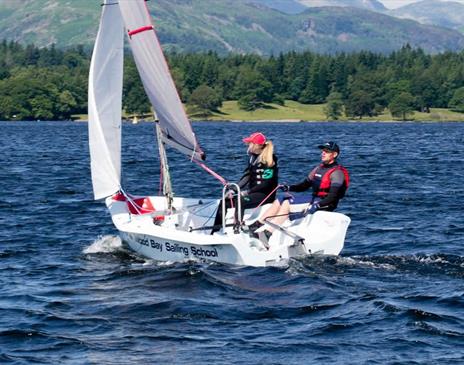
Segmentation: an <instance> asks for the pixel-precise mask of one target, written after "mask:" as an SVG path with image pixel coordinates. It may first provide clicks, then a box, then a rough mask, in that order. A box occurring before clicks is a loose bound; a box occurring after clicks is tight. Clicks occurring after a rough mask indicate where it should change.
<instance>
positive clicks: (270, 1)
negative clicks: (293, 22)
mask: <svg viewBox="0 0 464 365" xmlns="http://www.w3.org/2000/svg"><path fill="white" fill-rule="evenodd" d="M250 3H254V4H259V5H264V6H266V7H268V8H270V9H275V10H278V11H280V12H282V13H286V14H298V13H301V12H303V11H304V10H306V9H307V6H305V5H303V4H301V3H300V2H299V1H298V0H250Z"/></svg>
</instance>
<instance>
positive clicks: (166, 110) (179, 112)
mask: <svg viewBox="0 0 464 365" xmlns="http://www.w3.org/2000/svg"><path fill="white" fill-rule="evenodd" d="M119 7H120V9H121V14H122V17H123V19H124V24H125V27H126V30H127V34H128V36H129V43H130V46H131V49H132V53H133V56H134V59H135V63H136V65H137V69H138V71H139V74H140V78H141V80H142V83H143V86H144V88H145V92H146V94H147V96H148V98H149V100H150V102H151V104H152V105H153V107H154V109H155V111H156V115H157V117H158V120H159V126H160V129H161V132H162V134H163V135H164V136H165V137H166V136H169V139H170V140H171V141H172V143H171V145H172V146H174V148H176V146H177V145H178V146H182V148H176V149H177V150H178V151H179V152H182V153H186V154H187V155H189V156H193V158H196V159H204V153H203V151H202V150H201V148H200V146H199V144H198V142H197V140H196V137H195V134H194V132H193V129H192V126H191V125H190V122H189V120H188V118H187V115H186V114H185V111H184V108H183V105H182V102H181V100H180V97H179V94H178V92H177V90H176V87H175V84H174V81H173V79H172V77H171V74H170V72H169V67H168V65H167V62H166V59H165V57H164V54H163V50H162V48H161V46H160V43H159V41H158V37H157V35H156V31H155V28H154V27H153V24H152V21H151V17H150V14H149V12H148V9H147V7H146V4H145V1H144V0H119ZM186 151H188V152H186Z"/></svg>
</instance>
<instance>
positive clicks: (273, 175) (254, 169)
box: [247, 156, 278, 193]
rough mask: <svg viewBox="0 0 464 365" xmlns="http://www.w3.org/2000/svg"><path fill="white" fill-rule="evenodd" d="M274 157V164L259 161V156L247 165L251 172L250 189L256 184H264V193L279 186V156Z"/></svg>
mask: <svg viewBox="0 0 464 365" xmlns="http://www.w3.org/2000/svg"><path fill="white" fill-rule="evenodd" d="M273 157H274V161H275V163H274V165H273V166H267V165H266V164H264V163H262V162H258V161H257V158H256V159H254V160H253V161H251V162H250V164H249V165H248V167H247V170H248V173H249V181H248V186H247V188H248V189H253V188H254V187H256V186H263V193H269V192H270V191H272V190H273V189H274V188H275V187H276V186H277V184H278V168H277V158H276V156H273ZM268 190H269V191H268Z"/></svg>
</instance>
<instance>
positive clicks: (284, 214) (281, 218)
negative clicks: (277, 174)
mask: <svg viewBox="0 0 464 365" xmlns="http://www.w3.org/2000/svg"><path fill="white" fill-rule="evenodd" d="M289 213H290V203H289V201H288V200H284V201H283V202H282V205H280V208H279V210H278V211H277V212H276V213H275V214H273V215H276V216H277V217H275V218H272V219H271V222H272V223H275V224H282V223H284V222H285V221H286V220H287V219H288V214H289ZM269 216H271V214H269V215H268V217H269ZM262 220H263V221H264V218H262ZM266 230H267V231H269V232H273V231H274V228H272V227H269V226H267V227H266Z"/></svg>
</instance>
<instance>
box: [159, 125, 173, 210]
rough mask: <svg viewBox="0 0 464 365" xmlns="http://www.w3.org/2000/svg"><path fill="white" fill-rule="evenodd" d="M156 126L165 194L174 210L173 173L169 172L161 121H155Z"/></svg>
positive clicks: (169, 208)
mask: <svg viewBox="0 0 464 365" xmlns="http://www.w3.org/2000/svg"><path fill="white" fill-rule="evenodd" d="M155 123H156V124H155V128H156V139H157V141H158V151H159V156H160V162H161V173H162V176H163V195H164V196H165V197H166V200H167V203H168V210H172V200H173V193H172V185H171V174H170V173H169V165H168V158H167V155H166V146H165V144H164V142H163V134H162V132H161V128H160V125H159V121H158V120H156V121H155Z"/></svg>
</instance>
